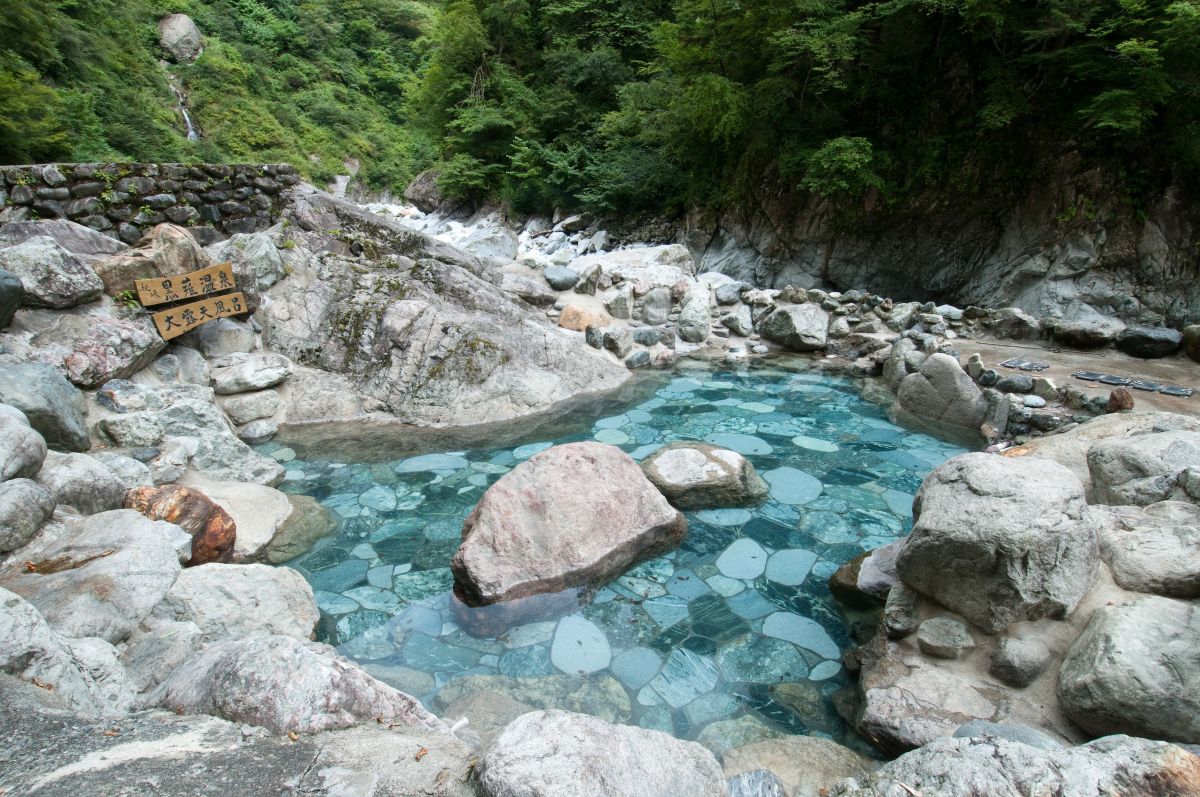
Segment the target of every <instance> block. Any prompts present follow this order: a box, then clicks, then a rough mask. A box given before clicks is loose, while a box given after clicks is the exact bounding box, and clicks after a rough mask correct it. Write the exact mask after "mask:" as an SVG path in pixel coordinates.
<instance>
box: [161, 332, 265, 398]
mask: <svg viewBox="0 0 1200 797" xmlns="http://www.w3.org/2000/svg"><path fill="white" fill-rule="evenodd" d="M179 342H180V343H181V344H183V345H184V346H191V347H193V348H195V349H196V350H197V351H199V352H200V353H201V354H202V355H204V356H205V357H209V358H213V359H215V358H218V357H227V356H229V355H231V354H246V353H249V352H251V351H253V350H254V344H255V339H254V329H253V327H251V326H250V324H249V323H247V322H245V321H237V320H234V319H232V318H218V319H217V320H216V321H210V322H208V323H207V324H205V325H204V326H202V327H200V328H199V329H197V330H196V331H194V332H189V333H188V334H186V335H184V336H183V337H181V338H180V339H179ZM205 369H206V370H207V365H206V366H205ZM204 384H206V385H207V384H208V382H207V381H205V383H204Z"/></svg>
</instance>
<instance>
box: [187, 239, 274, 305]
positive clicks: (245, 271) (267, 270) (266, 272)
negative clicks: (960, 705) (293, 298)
mask: <svg viewBox="0 0 1200 797" xmlns="http://www.w3.org/2000/svg"><path fill="white" fill-rule="evenodd" d="M204 253H205V254H206V255H208V258H209V260H211V261H212V262H214V263H229V264H230V265H231V267H232V268H233V274H234V278H235V279H236V280H237V285H238V287H239V288H241V289H242V291H243V293H246V294H247V296H246V301H247V302H250V294H255V297H256V298H257V294H258V293H259V292H260V291H265V290H266V289H267V288H270V287H271V286H272V285H274V284H275V283H276V282H279V280H281V279H283V276H284V272H285V269H284V265H283V258H282V257H280V255H279V250H278V249H276V248H275V242H274V241H272V240H271V236H269V235H266V234H265V233H261V232H256V233H250V234H241V235H234V236H232V237H230V238H229V239H228V240H225V241H219V242H217V243H215V244H213V245H212V246H208V247H205V249H204ZM257 304H258V303H257V301H255V302H253V303H251V306H252V307H257Z"/></svg>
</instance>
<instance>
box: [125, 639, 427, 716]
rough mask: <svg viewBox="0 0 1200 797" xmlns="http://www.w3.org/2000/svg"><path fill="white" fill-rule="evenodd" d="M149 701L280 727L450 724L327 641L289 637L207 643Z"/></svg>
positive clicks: (169, 707) (158, 688)
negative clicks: (374, 676)
mask: <svg viewBox="0 0 1200 797" xmlns="http://www.w3.org/2000/svg"><path fill="white" fill-rule="evenodd" d="M145 704H146V705H149V706H161V707H162V708H166V709H169V710H171V711H176V712H181V713H185V714H212V715H214V716H218V717H222V718H224V719H227V720H230V721H232V722H246V723H249V724H251V725H258V726H261V727H264V728H267V729H269V730H272V731H276V732H278V733H284V732H288V731H293V732H296V733H313V732H316V731H323V730H331V729H336V728H348V727H351V726H354V725H361V724H366V723H371V724H375V723H381V724H383V725H385V726H387V725H398V726H402V727H407V728H416V729H420V730H425V731H434V732H438V731H444V730H445V726H444V725H443V724H442V723H441V721H440V720H438V719H437V718H436V717H434V716H433V715H432V714H430V713H429V712H428V711H426V710H425V709H424V708H423V707H422V706H421V704H420V702H419V701H417V700H416V699H414V698H411V697H409V696H408V695H406V694H404V693H403V692H399V691H397V690H395V689H393V688H392V687H390V686H388V685H387V684H384V683H381V682H380V681H377V680H375V679H374V678H372V677H371V676H369V675H367V674H366V673H365V672H363V671H362V670H360V669H358V668H357V667H355V666H354V665H352V664H350V663H349V662H347V661H346V660H345V659H341V658H339V657H338V656H337V655H336V654H335V653H334V650H333V649H332V648H330V647H329V646H328V645H321V644H318V643H316V642H308V641H304V640H300V639H295V638H293V637H287V636H266V637H256V638H254V639H242V640H226V641H223V642H216V643H214V644H212V645H209V646H208V647H207V648H205V649H204V650H203V651H201V652H200V653H198V654H196V655H195V656H193V657H192V658H190V659H189V660H188V661H186V662H184V664H182V665H181V666H180V667H179V668H178V669H177V670H176V671H175V672H174V673H172V674H171V676H170V677H169V678H167V680H165V681H163V683H162V684H160V685H159V686H158V687H156V688H155V689H154V691H152V692H151V693H150V694H149V695H148V696H147V697H146V699H145Z"/></svg>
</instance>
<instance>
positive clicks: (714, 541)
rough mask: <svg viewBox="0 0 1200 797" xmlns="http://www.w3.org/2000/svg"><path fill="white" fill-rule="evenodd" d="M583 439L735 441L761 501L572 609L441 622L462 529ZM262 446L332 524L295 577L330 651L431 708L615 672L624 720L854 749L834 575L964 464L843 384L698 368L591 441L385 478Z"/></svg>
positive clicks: (429, 463) (424, 465) (632, 443)
mask: <svg viewBox="0 0 1200 797" xmlns="http://www.w3.org/2000/svg"><path fill="white" fill-rule="evenodd" d="M588 438H594V439H596V440H599V441H602V442H605V443H610V444H612V445H615V446H619V447H621V448H622V449H624V450H625V451H627V452H629V453H630V454H631V455H632V456H633V457H634V459H638V460H641V459H643V458H645V457H646V456H648V455H649V454H650V453H651V452H653V451H654V450H655V449H656V448H658V447H660V446H662V445H664V444H666V443H669V442H673V441H676V440H706V441H708V442H710V443H714V444H717V445H721V446H726V447H728V448H732V449H734V450H736V451H740V452H741V453H743V454H745V455H746V456H747V457H749V459H750V460H751V461H752V462H753V463H754V465H755V467H756V468H757V469H758V471H759V473H760V474H761V475H762V476H763V477H764V478H765V479H766V480H767V482H768V483H769V484H770V486H771V493H770V497H769V499H768V500H767V501H766V502H765V503H763V504H761V505H759V506H755V507H749V508H745V509H719V510H709V511H699V512H689V513H687V518H688V524H689V532H688V538H687V541H686V542H685V543H684V544H683V546H682V547H681V548H679V549H678V550H677V551H674V552H672V553H670V554H668V555H666V556H664V557H661V558H658V559H654V560H652V561H649V562H646V563H644V564H642V565H640V566H638V567H637V568H635V569H634V570H632V571H630V572H628V573H626V574H625V575H624V576H622V577H621V578H619V579H617V580H616V581H614V582H613V583H611V584H609V585H607V586H606V587H604V588H602V589H600V590H599V592H598V593H597V594H596V595H595V597H594V599H593V600H592V601H591V603H590V604H589V605H588V606H586V607H585V608H582V609H581V610H579V611H577V612H575V613H574V614H570V615H568V616H565V617H561V618H558V619H553V620H548V621H542V622H535V623H528V624H526V625H523V626H520V627H517V628H513V629H508V630H504V631H503V632H502V633H499V634H498V635H497V636H494V637H489V636H486V635H484V636H473V635H472V634H470V633H467V631H466V630H465V629H463V628H462V627H461V626H460V625H459V624H458V623H456V621H455V615H454V614H453V613H452V612H451V610H450V592H449V590H450V586H451V581H452V579H451V575H450V570H449V567H448V565H449V561H450V557H451V555H452V554H453V553H454V551H455V549H456V548H457V546H458V544H459V542H460V533H461V528H462V521H463V519H464V518H465V517H466V515H467V514H468V513H469V512H470V511H471V509H472V508H473V507H474V505H475V503H476V502H477V501H478V500H479V497H480V495H482V493H483V491H484V490H486V489H487V487H488V486H489V485H490V484H492V483H493V482H494V481H495V480H496V479H498V478H500V476H501V475H503V474H504V473H506V472H507V471H508V470H510V469H511V468H513V467H514V466H515V465H517V464H518V463H520V462H521V461H522V460H524V459H527V458H529V457H530V456H532V455H533V454H535V453H537V452H538V451H541V450H543V449H545V448H548V447H549V446H550V445H552V444H555V443H564V442H571V441H575V440H582V439H588ZM262 450H263V451H264V452H265V453H267V454H269V455H271V456H274V457H275V458H276V459H278V460H279V461H281V462H284V463H285V464H286V467H287V475H286V480H285V482H284V484H283V485H282V488H281V489H283V490H285V491H287V492H292V493H303V494H307V495H311V496H313V497H314V498H316V499H318V500H319V501H320V502H321V503H322V504H324V505H325V506H326V507H327V508H328V509H329V510H331V511H332V513H333V514H334V515H335V516H336V517H337V519H338V524H339V530H338V533H337V535H336V536H334V537H331V538H327V539H325V540H323V541H322V542H321V543H319V544H318V545H317V547H316V548H314V549H313V550H312V551H310V552H309V553H307V554H305V555H304V556H301V557H299V558H297V559H295V560H294V561H292V562H290V563H289V565H290V566H291V567H294V568H296V569H297V570H299V571H300V572H301V573H303V574H304V576H305V577H306V578H307V579H308V580H309V582H310V583H311V584H312V586H313V589H314V590H315V592H316V596H317V602H318V604H319V605H320V608H321V611H322V632H321V633H322V635H323V638H324V639H325V640H326V641H329V642H331V643H333V644H336V645H338V647H339V650H340V651H341V652H342V653H343V654H344V655H347V656H349V657H351V658H354V659H357V660H359V661H361V662H363V663H364V665H365V666H366V667H367V668H368V669H369V671H371V672H372V673H374V674H375V675H376V676H377V677H380V678H382V679H383V680H385V681H386V680H390V681H392V682H393V683H394V685H396V686H398V687H399V688H402V689H405V690H406V691H420V692H422V693H421V694H420V695H419V696H420V697H421V698H422V699H423V700H424V701H425V702H426V703H428V704H431V705H432V701H433V700H434V698H435V696H436V694H437V691H438V690H439V689H441V688H442V687H443V686H444V685H445V684H447V683H448V682H450V681H452V680H454V679H456V678H460V677H462V676H465V675H503V676H510V677H518V678H539V677H542V676H549V675H560V676H561V675H564V674H565V675H569V676H580V675H581V674H585V673H587V674H593V677H594V676H596V675H611V676H612V677H613V678H615V679H616V680H617V681H618V682H619V683H620V684H621V686H622V687H623V688H624V689H625V690H626V692H627V693H628V696H629V699H630V704H631V706H632V712H631V716H628V717H623V718H622V719H623V720H624V721H629V722H633V723H637V724H641V725H643V726H645V727H652V728H656V729H660V730H665V731H668V732H670V733H673V734H675V735H677V736H680V737H683V738H696V737H697V736H698V735H699V734H700V733H701V731H702V730H703V728H704V727H705V726H706V725H708V724H709V723H712V722H717V721H721V720H729V719H733V718H739V717H742V716H743V715H747V714H749V715H753V716H754V718H755V719H757V720H759V721H761V722H762V723H764V724H767V725H769V726H771V727H772V728H774V729H777V730H779V731H781V732H786V733H816V734H822V735H828V736H831V737H833V738H837V739H841V740H843V741H845V740H847V739H848V738H849V735H850V734H849V731H848V729H847V727H846V726H845V724H844V723H843V722H842V721H841V720H840V719H839V718H838V716H837V714H836V712H835V711H834V709H833V705H832V702H831V699H830V698H831V696H832V694H833V693H834V692H835V691H837V690H838V689H840V688H841V687H843V686H845V685H846V683H848V681H847V679H846V677H845V674H844V673H843V672H842V666H841V662H840V657H841V652H842V651H843V650H844V649H845V648H846V647H847V645H848V644H849V640H848V638H847V632H846V628H845V626H844V624H843V622H842V619H841V615H840V613H839V610H838V607H837V605H836V604H835V602H834V601H833V599H832V598H831V597H830V594H829V590H828V587H827V585H826V580H827V579H828V577H829V576H830V575H831V574H832V573H833V572H834V570H836V569H837V567H838V566H839V565H841V564H842V563H843V562H845V561H847V560H849V559H851V558H853V557H854V556H856V555H858V554H859V553H861V552H862V551H864V550H869V549H872V548H876V547H878V546H881V545H885V544H887V543H889V542H891V541H892V540H895V539H896V538H898V537H900V536H902V535H904V534H906V533H907V532H908V530H909V527H910V524H911V504H912V498H913V493H914V492H915V490H916V489H917V487H918V486H919V485H920V483H921V480H922V478H924V476H925V475H926V474H927V473H928V472H929V471H930V470H931V469H932V468H933V467H935V466H936V465H938V464H939V463H941V462H943V461H944V460H946V459H947V458H949V457H951V456H954V455H956V454H958V453H962V451H963V449H960V448H956V447H954V446H953V445H951V444H948V443H944V442H941V441H939V440H937V439H935V438H932V437H929V436H926V435H923V434H916V433H913V432H911V431H908V430H906V429H903V428H900V427H898V426H896V425H894V424H892V423H890V422H889V421H888V420H887V418H886V416H885V414H884V412H883V410H882V409H881V408H880V407H878V406H876V405H874V404H871V403H869V402H867V401H865V400H863V399H862V398H861V397H860V395H859V393H858V390H857V388H856V386H855V384H854V383H853V382H851V381H850V380H848V379H841V378H837V377H830V376H827V375H823V374H817V373H811V372H803V371H795V370H788V369H786V368H779V367H757V368H750V369H742V370H738V371H728V370H721V369H719V368H716V367H707V366H704V365H702V364H692V365H688V366H686V367H685V368H684V369H681V370H679V371H676V372H674V373H671V374H663V375H662V376H661V386H660V387H659V389H658V390H657V392H656V393H655V394H654V396H653V397H652V398H650V399H649V400H643V401H641V402H640V403H637V404H635V405H631V406H628V407H627V408H625V409H624V411H623V412H620V413H619V414H615V415H611V416H609V417H603V418H598V419H596V421H595V423H594V424H593V425H592V428H591V429H590V430H589V431H587V432H585V433H580V434H574V435H570V436H566V437H562V438H559V439H555V440H545V441H540V442H535V443H529V444H525V445H521V446H519V447H516V448H499V449H497V448H480V449H475V450H469V451H449V452H439V453H432V454H426V455H422V456H415V457H409V458H406V459H401V460H397V461H394V462H388V463H381V464H347V463H341V462H322V461H301V460H298V459H296V458H295V454H294V452H292V451H291V450H290V449H287V448H284V447H281V446H278V445H275V444H268V445H266V446H263V447H262ZM414 672H415V673H416V674H417V675H420V674H424V675H423V676H421V677H416V678H414ZM531 683H535V682H531Z"/></svg>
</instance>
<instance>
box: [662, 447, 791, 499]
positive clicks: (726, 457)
mask: <svg viewBox="0 0 1200 797" xmlns="http://www.w3.org/2000/svg"><path fill="white" fill-rule="evenodd" d="M642 470H644V471H645V472H646V476H647V477H648V478H649V479H650V481H651V482H653V483H654V486H655V487H657V488H658V489H659V490H661V491H662V494H663V495H665V496H666V497H667V500H668V501H670V502H671V503H672V504H674V505H675V506H677V507H679V508H680V509H711V508H713V507H725V506H742V505H744V504H752V503H755V502H757V501H761V500H762V499H764V498H766V497H767V483H766V482H765V481H763V479H762V477H761V476H759V475H758V472H757V471H755V470H754V466H753V465H751V464H750V461H749V460H748V459H746V458H745V457H744V456H742V455H741V454H739V453H737V452H736V451H730V450H729V449H727V448H718V447H717V446H713V445H709V444H708V443H691V442H688V443H672V444H671V445H669V446H665V447H663V448H660V449H659V450H658V451H655V452H654V453H653V454H651V455H650V456H649V457H647V458H646V460H645V461H644V462H642Z"/></svg>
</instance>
